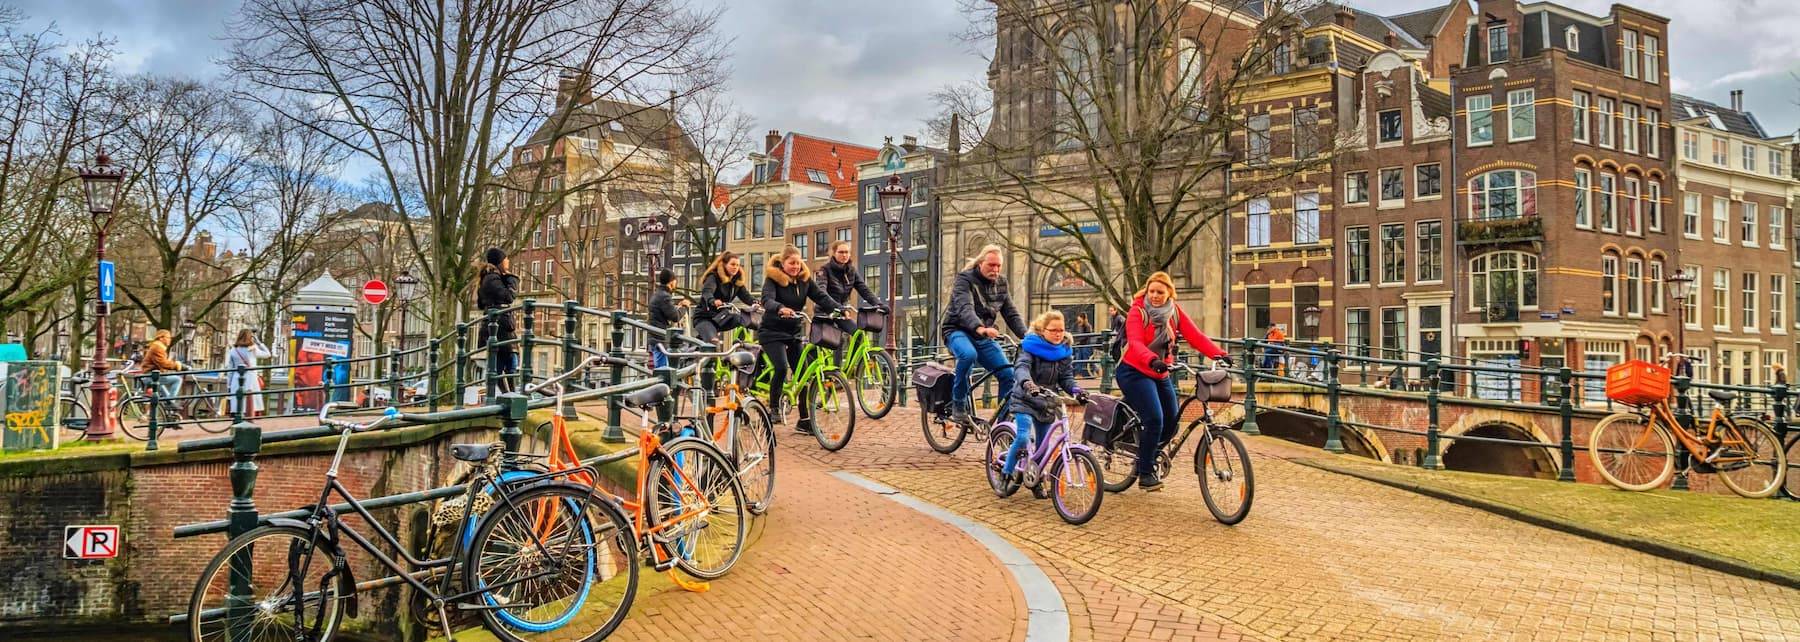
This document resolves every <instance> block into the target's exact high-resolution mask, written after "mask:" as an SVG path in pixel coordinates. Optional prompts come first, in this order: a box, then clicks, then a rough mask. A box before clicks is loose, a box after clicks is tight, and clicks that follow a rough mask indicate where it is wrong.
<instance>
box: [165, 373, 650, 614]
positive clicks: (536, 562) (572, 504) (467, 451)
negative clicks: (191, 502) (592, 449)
mask: <svg viewBox="0 0 1800 642" xmlns="http://www.w3.org/2000/svg"><path fill="white" fill-rule="evenodd" d="M340 405H343V406H347V405H348V404H328V405H326V407H325V408H323V409H321V410H320V411H319V422H320V423H321V424H323V425H326V426H331V427H334V428H338V429H339V430H340V432H339V436H338V446H337V454H336V455H335V456H334V457H333V458H332V460H331V468H330V469H329V470H327V471H326V472H325V486H324V489H323V490H321V491H320V493H319V502H318V503H317V504H315V505H313V506H311V507H309V509H310V511H311V514H310V515H309V516H308V517H307V518H306V519H304V520H296V519H270V520H267V525H265V526H260V527H258V528H256V529H253V530H251V531H249V532H247V533H244V534H242V535H239V536H237V537H235V538H232V540H231V541H230V542H227V543H226V544H225V548H224V549H223V550H220V551H219V553H218V555H216V556H214V557H213V560H212V563H211V564H208V565H207V567H206V570H205V571H204V572H202V573H201V575H200V581H199V584H197V585H196V586H195V587H194V594H193V597H192V599H191V601H190V602H189V605H188V612H187V614H186V617H185V618H182V619H184V620H185V622H184V624H185V625H186V628H187V629H188V635H189V639H191V640H197V641H205V640H230V641H231V642H244V641H260V640H270V641H276V640H279V641H282V642H294V641H302V642H325V641H327V640H330V639H332V638H333V637H334V636H335V635H336V634H337V633H338V631H339V630H340V629H341V628H342V627H343V626H344V620H345V615H346V613H347V614H348V615H349V616H350V617H356V613H357V599H356V596H357V593H359V592H362V591H368V590H372V589H375V588H380V587H386V586H394V585H398V584H402V583H404V584H406V585H408V586H410V587H411V588H412V589H413V591H414V592H416V593H418V594H420V595H422V596H423V599H424V601H425V602H426V603H427V604H428V605H429V608H430V609H432V610H434V611H435V612H436V618H435V619H436V622H435V623H434V624H436V625H437V628H438V629H439V630H440V631H441V632H442V634H443V635H444V637H445V638H446V639H453V636H452V633H451V626H450V623H451V622H452V619H451V617H450V616H449V611H450V610H454V611H455V612H457V613H471V612H478V613H480V614H481V616H482V619H483V621H484V624H485V625H486V628H487V629H488V630H489V631H491V632H493V634H494V635H495V636H496V637H498V638H499V639H501V640H508V641H518V642H523V641H526V640H539V639H543V640H549V639H555V640H580V641H582V642H591V641H593V640H599V639H601V638H604V637H606V636H607V635H609V634H611V633H612V631H613V629H615V628H617V627H618V626H619V623H620V622H622V621H624V619H625V614H626V612H627V611H629V610H630V608H631V602H632V599H633V597H635V595H636V593H637V582H638V565H637V547H636V546H635V545H634V542H633V539H632V536H631V526H630V523H629V522H627V521H626V519H625V515H624V513H622V512H621V511H620V510H619V508H617V507H616V506H614V505H612V504H610V503H607V502H605V501H602V500H600V499H599V498H597V497H595V495H594V494H593V491H592V489H591V488H589V487H587V486H583V485H580V484H576V483H572V482H570V481H567V480H566V478H567V476H569V475H570V474H572V473H575V472H578V471H586V472H587V473H588V474H590V475H591V474H592V473H593V469H592V468H591V467H582V468H573V469H569V470H564V471H556V472H546V473H537V474H531V475H525V476H515V475H513V474H507V475H502V474H501V473H502V468H503V466H502V459H503V457H502V455H505V456H506V457H508V458H510V457H522V456H521V455H513V454H511V453H504V451H503V445H502V444H497V443H496V444H457V445H454V446H452V447H451V449H450V452H451V456H452V457H454V458H456V459H457V460H458V461H463V462H467V463H470V464H473V465H475V466H476V467H477V470H478V471H479V472H478V474H477V475H476V476H475V477H474V478H473V479H472V480H471V481H470V483H469V484H468V485H467V488H468V491H467V494H466V495H465V496H464V498H463V500H464V501H463V504H462V506H463V510H462V523H463V527H464V528H463V529H459V530H458V531H456V532H463V530H466V529H467V528H468V527H469V525H470V524H471V523H474V525H475V526H474V533H475V535H474V537H472V538H468V539H467V540H465V539H464V538H460V537H459V538H454V540H455V544H454V546H453V549H452V551H451V553H450V555H449V556H448V557H445V558H442V559H433V560H421V559H417V558H415V557H413V555H412V554H411V553H409V552H408V551H407V549H406V547H405V546H402V545H401V544H400V541H399V539H397V538H396V537H395V536H394V534H393V533H392V532H390V531H388V530H387V529H386V528H384V527H383V526H382V525H381V522H380V521H377V520H376V519H375V517H374V516H373V515H370V514H369V511H368V509H366V508H364V507H363V505H362V503H361V502H360V501H359V500H357V498H356V497H355V496H354V495H352V494H351V493H350V491H349V489H347V488H345V487H344V486H343V484H341V483H339V482H338V466H339V465H340V464H342V462H343V459H344V448H345V446H347V445H348V444H349V443H350V435H351V434H352V433H357V432H363V431H367V430H372V429H374V428H376V427H377V426H379V425H381V424H383V423H384V422H387V421H390V420H392V419H396V418H398V417H400V414H399V413H398V412H396V411H394V410H393V409H391V408H390V409H389V410H388V413H387V414H386V415H384V416H383V417H382V418H380V419H377V420H375V421H374V422H371V423H368V424H356V423H351V422H347V421H342V420H336V419H331V418H330V417H329V416H328V415H329V412H330V411H331V409H332V408H333V407H336V406H340ZM506 468H509V469H510V468H511V466H510V464H508V465H507V466H506ZM508 472H511V471H510V470H509V471H508ZM334 494H335V495H337V496H338V497H340V498H342V499H343V500H344V501H345V504H342V505H340V506H336V507H334V506H332V505H331V503H330V501H331V499H332V496H333V495H334ZM341 508H348V509H349V510H350V511H352V512H353V513H354V514H355V515H356V516H357V517H358V518H360V520H361V522H362V523H364V524H367V525H368V527H369V528H372V529H374V531H375V534H376V535H377V536H379V537H380V539H381V541H383V542H385V543H386V545H387V547H388V548H391V549H393V550H396V551H398V552H399V554H400V557H401V561H395V560H394V559H393V558H391V557H389V556H388V555H387V554H385V553H383V552H382V551H381V550H379V549H378V548H377V547H376V546H375V544H374V542H372V541H370V540H369V538H367V537H365V536H363V534H362V533H361V532H359V531H358V530H357V529H356V528H355V527H353V526H351V525H350V524H348V523H346V522H345V521H344V519H343V518H342V516H341V515H340V514H339V512H338V511H339V510H340V509H341ZM477 520H478V521H477ZM346 536H347V537H348V538H349V540H350V542H352V543H354V544H355V545H356V547H357V548H361V549H362V550H363V551H364V552H365V553H366V554H367V555H368V557H370V558H372V559H374V561H376V562H378V563H379V564H380V566H381V567H384V568H386V569H387V570H388V571H389V572H391V573H392V575H389V576H387V577H383V578H380V579H374V580H367V581H362V582H358V581H357V580H356V578H355V571H356V570H359V569H357V568H355V566H356V565H354V564H352V563H351V562H350V561H349V560H348V559H347V558H346V555H345V553H346V550H345V549H346V547H345V546H344V544H343V537H346ZM371 606H374V605H371Z"/></svg>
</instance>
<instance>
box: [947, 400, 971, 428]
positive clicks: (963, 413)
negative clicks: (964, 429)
mask: <svg viewBox="0 0 1800 642" xmlns="http://www.w3.org/2000/svg"><path fill="white" fill-rule="evenodd" d="M950 421H951V423H957V424H962V425H964V426H967V425H969V424H972V423H975V422H974V419H972V418H971V417H970V416H969V408H968V406H964V405H963V404H955V405H952V406H951V408H950Z"/></svg>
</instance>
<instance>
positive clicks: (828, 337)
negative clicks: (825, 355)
mask: <svg viewBox="0 0 1800 642" xmlns="http://www.w3.org/2000/svg"><path fill="white" fill-rule="evenodd" d="M806 340H807V341H809V342H811V343H812V344H813V345H816V346H819V347H821V348H824V349H826V350H836V349H838V348H842V347H844V329H843V328H840V327H838V326H837V323H835V322H833V321H831V320H815V321H813V323H812V330H810V331H808V332H807V336H806Z"/></svg>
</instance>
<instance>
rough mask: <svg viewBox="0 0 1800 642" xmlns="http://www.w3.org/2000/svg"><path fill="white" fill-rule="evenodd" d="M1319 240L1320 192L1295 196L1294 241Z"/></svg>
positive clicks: (1311, 241)
mask: <svg viewBox="0 0 1800 642" xmlns="http://www.w3.org/2000/svg"><path fill="white" fill-rule="evenodd" d="M1318 242H1319V193H1318V192H1301V193H1299V194H1297V195H1295V196H1294V243H1296V244H1299V243H1318Z"/></svg>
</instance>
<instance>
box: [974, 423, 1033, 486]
mask: <svg viewBox="0 0 1800 642" xmlns="http://www.w3.org/2000/svg"><path fill="white" fill-rule="evenodd" d="M1015 437H1017V435H1016V434H1015V433H1014V432H1013V427H1012V426H1009V425H1005V424H1002V425H999V426H995V427H994V432H992V433H989V434H988V445H987V459H984V460H983V461H985V462H987V466H986V470H987V480H988V487H989V488H992V489H994V494H995V495H999V496H1001V497H1011V496H1012V494H1013V493H1016V492H1019V482H1018V480H1016V479H1013V477H1012V476H1011V475H1007V474H1004V473H1001V472H1000V465H1001V464H1004V463H1006V451H1007V450H1009V449H1011V448H1012V443H1013V439H1014V438H1015ZM1020 456H1021V457H1023V454H1021V455H1020ZM1019 465H1020V466H1023V465H1025V463H1024V462H1019Z"/></svg>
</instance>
